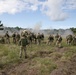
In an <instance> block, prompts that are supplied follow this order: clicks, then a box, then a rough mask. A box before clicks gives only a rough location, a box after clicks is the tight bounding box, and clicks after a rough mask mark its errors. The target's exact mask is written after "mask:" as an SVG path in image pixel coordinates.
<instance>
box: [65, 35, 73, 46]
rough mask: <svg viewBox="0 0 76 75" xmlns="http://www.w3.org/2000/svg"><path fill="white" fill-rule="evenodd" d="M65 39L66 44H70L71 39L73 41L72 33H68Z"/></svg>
mask: <svg viewBox="0 0 76 75" xmlns="http://www.w3.org/2000/svg"><path fill="white" fill-rule="evenodd" d="M66 41H67V44H68V45H71V44H72V41H73V36H72V35H68V36H67V37H66Z"/></svg>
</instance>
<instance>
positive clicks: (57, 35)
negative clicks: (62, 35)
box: [55, 33, 59, 41]
mask: <svg viewBox="0 0 76 75" xmlns="http://www.w3.org/2000/svg"><path fill="white" fill-rule="evenodd" d="M58 38H59V34H58V33H57V34H56V36H55V40H56V41H57V40H58Z"/></svg>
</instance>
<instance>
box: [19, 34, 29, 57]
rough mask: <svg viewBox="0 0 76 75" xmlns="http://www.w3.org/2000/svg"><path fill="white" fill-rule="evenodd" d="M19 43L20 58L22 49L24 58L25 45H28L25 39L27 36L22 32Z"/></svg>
mask: <svg viewBox="0 0 76 75" xmlns="http://www.w3.org/2000/svg"><path fill="white" fill-rule="evenodd" d="M19 45H20V46H21V49H20V58H21V57H22V52H23V51H24V54H25V58H27V53H26V46H27V45H28V40H27V36H26V35H25V34H22V36H21V39H20V41H19Z"/></svg>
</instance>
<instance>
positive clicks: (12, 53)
mask: <svg viewBox="0 0 76 75" xmlns="http://www.w3.org/2000/svg"><path fill="white" fill-rule="evenodd" d="M62 46H63V48H58V47H56V46H55V44H52V45H46V44H45V43H42V44H41V45H36V44H32V45H31V46H30V45H29V46H27V54H28V58H27V59H25V58H24V55H23V58H19V51H20V46H18V45H15V44H12V43H11V44H0V73H1V74H2V73H6V74H7V75H56V74H53V72H54V71H56V70H59V69H60V68H61V67H62V69H63V68H64V72H65V74H64V73H63V74H62V75H68V74H67V73H68V67H65V66H64V65H66V63H68V62H69V65H70V62H71V61H70V60H71V59H72V57H73V56H75V55H76V46H68V45H67V44H66V42H65V40H63V41H62ZM63 66H64V67H63ZM65 70H66V71H65ZM59 72H60V71H59ZM54 73H55V72H54ZM75 74H76V73H75ZM69 75H72V74H69Z"/></svg>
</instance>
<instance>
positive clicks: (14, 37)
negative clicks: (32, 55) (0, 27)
mask: <svg viewBox="0 0 76 75" xmlns="http://www.w3.org/2000/svg"><path fill="white" fill-rule="evenodd" d="M12 38H13V43H14V44H16V33H15V32H14V33H13V34H12Z"/></svg>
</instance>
